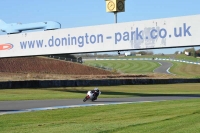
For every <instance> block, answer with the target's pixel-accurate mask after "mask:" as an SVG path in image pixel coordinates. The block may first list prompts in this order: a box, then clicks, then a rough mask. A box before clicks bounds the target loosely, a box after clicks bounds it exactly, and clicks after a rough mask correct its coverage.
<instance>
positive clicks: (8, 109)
mask: <svg viewBox="0 0 200 133" xmlns="http://www.w3.org/2000/svg"><path fill="white" fill-rule="evenodd" d="M190 98H200V96H199V95H179V96H176V95H174V96H150V97H130V98H98V99H97V101H94V102H91V101H86V102H83V101H82V100H83V99H66V100H27V101H1V102H0V115H5V114H13V113H22V112H31V111H39V110H49V109H59V108H71V107H82V106H99V105H109V104H123V103H139V102H158V101H165V100H180V99H190Z"/></svg>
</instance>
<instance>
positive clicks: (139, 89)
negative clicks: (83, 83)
mask: <svg viewBox="0 0 200 133" xmlns="http://www.w3.org/2000/svg"><path fill="white" fill-rule="evenodd" d="M93 88H94V87H66V88H46V89H1V90H0V101H12V100H44V99H72V98H79V99H83V98H84V96H85V95H86V92H87V91H88V90H91V89H93ZM99 89H100V90H101V91H102V94H101V95H100V97H101V98H118V97H140V96H168V95H185V94H200V83H190V84H189V83H188V84H165V85H159V84H157V85H121V86H99Z"/></svg>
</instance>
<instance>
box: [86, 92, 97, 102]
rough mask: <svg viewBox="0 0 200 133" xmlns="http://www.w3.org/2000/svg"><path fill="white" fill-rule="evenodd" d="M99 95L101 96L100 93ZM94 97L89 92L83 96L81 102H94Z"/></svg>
mask: <svg viewBox="0 0 200 133" xmlns="http://www.w3.org/2000/svg"><path fill="white" fill-rule="evenodd" d="M100 94H101V92H100V91H99V95H100ZM94 96H95V94H94V93H92V92H91V91H88V92H87V94H86V96H85V98H84V99H83V102H86V101H87V100H91V101H95V100H94V98H95V97H94Z"/></svg>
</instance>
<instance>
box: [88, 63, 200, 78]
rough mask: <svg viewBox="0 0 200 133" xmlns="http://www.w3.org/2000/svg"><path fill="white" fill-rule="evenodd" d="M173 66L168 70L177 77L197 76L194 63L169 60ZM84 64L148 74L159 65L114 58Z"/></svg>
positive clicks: (198, 72)
mask: <svg viewBox="0 0 200 133" xmlns="http://www.w3.org/2000/svg"><path fill="white" fill-rule="evenodd" d="M171 63H172V64H173V66H172V67H171V68H170V70H169V71H170V72H171V73H173V74H176V76H177V77H185V78H199V77H200V71H199V69H200V66H199V65H195V64H187V63H182V62H175V61H171ZM85 64H86V65H90V66H104V67H108V68H112V69H114V70H118V71H119V72H122V73H126V74H127V73H130V74H150V73H153V70H154V69H156V68H158V67H159V66H160V65H159V64H158V63H157V62H151V61H135V60H130V61H129V60H115V61H113V60H112V61H110V60H109V61H108V60H105V61H86V62H85Z"/></svg>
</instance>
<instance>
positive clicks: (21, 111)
mask: <svg viewBox="0 0 200 133" xmlns="http://www.w3.org/2000/svg"><path fill="white" fill-rule="evenodd" d="M161 101H167V100H156V101H137V102H115V103H112V102H111V103H102V104H82V105H69V106H54V107H45V108H32V109H24V110H19V111H7V112H1V113H0V115H6V114H17V113H25V112H34V111H42V110H43V111H44V110H55V109H66V108H76V107H89V106H103V105H117V104H132V103H145V102H161Z"/></svg>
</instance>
